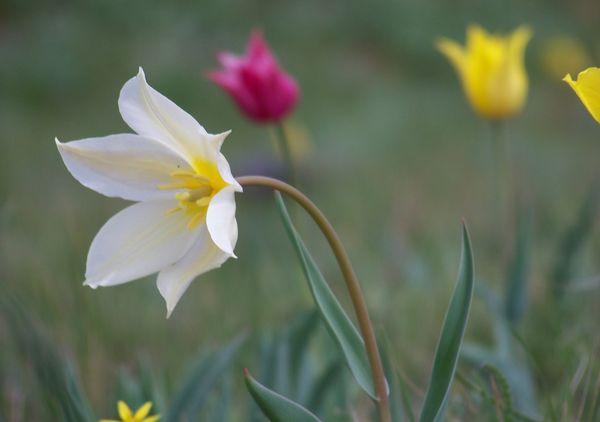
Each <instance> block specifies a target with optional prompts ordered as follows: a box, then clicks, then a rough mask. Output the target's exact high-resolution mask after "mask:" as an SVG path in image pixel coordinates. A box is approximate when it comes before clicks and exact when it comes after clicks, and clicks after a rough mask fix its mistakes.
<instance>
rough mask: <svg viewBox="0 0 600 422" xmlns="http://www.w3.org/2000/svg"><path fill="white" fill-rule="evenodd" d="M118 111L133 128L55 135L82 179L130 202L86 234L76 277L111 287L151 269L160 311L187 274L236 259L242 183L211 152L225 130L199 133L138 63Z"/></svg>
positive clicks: (188, 278)
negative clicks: (68, 138) (88, 241)
mask: <svg viewBox="0 0 600 422" xmlns="http://www.w3.org/2000/svg"><path fill="white" fill-rule="evenodd" d="M119 110H120V112H121V116H122V117H123V120H124V121H125V122H126V123H127V124H128V125H129V127H131V129H133V130H134V131H135V132H136V133H137V134H118V135H109V136H105V137H100V138H87V139H82V140H78V141H72V142H67V143H61V142H59V141H58V139H57V140H56V145H57V147H58V150H59V152H60V154H61V156H62V159H63V161H64V163H65V165H66V166H67V169H68V170H69V171H70V172H71V174H72V175H73V176H74V177H75V178H76V179H77V180H78V181H79V182H80V183H81V184H83V185H84V186H86V187H88V188H90V189H93V190H95V191H96V192H99V193H101V194H103V195H106V196H110V197H120V198H124V199H127V200H131V201H137V203H136V204H133V205H131V206H130V207H128V208H125V209H124V210H122V211H121V212H119V213H117V214H116V215H115V216H113V217H112V218H111V219H110V220H108V222H106V224H105V225H104V226H103V227H102V228H101V229H100V231H99V232H98V234H97V235H96V237H95V238H94V240H93V241H92V245H91V247H90V251H89V254H88V257H87V268H86V274H85V278H86V280H85V283H84V284H85V285H88V286H91V287H92V288H96V287H98V286H114V285H117V284H121V283H126V282H128V281H132V280H135V279H138V278H141V277H144V276H147V275H149V274H153V273H156V272H158V279H157V286H158V289H159V291H160V293H161V295H162V296H163V298H164V299H165V301H166V304H167V317H168V316H169V315H170V314H171V312H172V311H173V308H174V307H175V305H176V304H177V302H178V301H179V299H180V298H181V296H182V295H183V293H184V292H185V291H186V289H187V288H188V286H189V285H190V283H191V282H192V281H193V279H194V278H195V277H196V276H198V275H200V274H202V273H205V272H207V271H209V270H211V269H214V268H217V267H220V266H221V265H222V264H223V263H224V262H225V261H226V260H227V259H228V258H229V257H235V255H234V252H233V249H234V247H235V244H236V241H237V234H238V231H237V222H236V219H235V198H234V193H235V192H241V191H242V187H241V186H240V184H239V183H238V182H237V181H236V180H235V179H234V177H233V176H232V174H231V170H230V168H229V164H228V163H227V160H226V159H225V157H224V156H223V154H222V153H221V152H220V149H221V145H222V143H223V141H224V140H225V138H226V137H227V135H228V134H229V132H225V133H221V134H218V135H211V134H209V133H207V132H206V130H205V129H204V128H203V127H202V126H201V125H200V124H199V123H198V122H197V121H196V120H195V119H194V118H193V117H192V116H190V115H189V114H188V113H186V112H185V111H183V110H182V109H181V108H179V107H178V106H177V105H176V104H175V103H173V102H172V101H171V100H169V99H168V98H166V97H165V96H163V95H162V94H160V93H159V92H157V91H156V90H154V89H153V88H152V87H150V85H148V83H147V82H146V79H145V76H144V72H143V70H142V69H141V68H140V70H139V73H138V75H137V76H135V77H134V78H132V79H130V80H129V81H127V82H126V83H125V85H124V86H123V89H122V90H121V94H120V96H119Z"/></svg>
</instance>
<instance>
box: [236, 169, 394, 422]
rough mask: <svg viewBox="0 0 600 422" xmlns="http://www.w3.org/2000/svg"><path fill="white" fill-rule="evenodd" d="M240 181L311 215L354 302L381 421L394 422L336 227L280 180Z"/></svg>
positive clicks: (361, 302) (357, 288)
mask: <svg viewBox="0 0 600 422" xmlns="http://www.w3.org/2000/svg"><path fill="white" fill-rule="evenodd" d="M237 181H238V182H239V183H240V184H241V185H246V186H263V187H267V188H271V189H274V190H277V191H279V192H282V193H285V194H286V195H288V196H289V197H291V198H292V199H294V200H295V201H296V202H297V203H298V204H300V206H301V207H302V208H304V209H305V210H306V212H308V214H309V215H310V216H311V217H312V219H313V220H314V221H315V223H316V224H317V226H319V228H320V229H321V231H322V232H323V234H324V235H325V237H326V238H327V242H328V243H329V246H330V247H331V249H332V250H333V253H334V255H335V258H336V260H337V262H338V265H339V266H340V269H341V271H342V274H343V275H344V280H345V282H346V288H347V289H348V294H349V295H350V298H351V300H352V306H353V307H354V311H355V313H356V319H357V320H358V326H359V328H360V333H361V335H362V338H363V340H364V342H365V346H366V349H367V355H368V357H369V364H370V366H371V374H372V376H373V383H374V385H375V393H376V395H377V398H378V399H377V400H376V401H375V402H376V404H377V410H378V412H379V420H380V421H381V422H391V420H392V418H391V415H390V407H389V400H388V389H387V384H386V381H385V375H384V373H383V365H382V364H381V357H380V356H379V350H378V348H377V340H376V338H375V333H374V332H373V325H372V324H371V319H370V317H369V312H368V311H367V305H366V303H365V298H364V295H363V293H362V290H361V288H360V284H359V282H358V278H357V277H356V274H355V273H354V269H353V268H352V263H351V262H350V258H349V257H348V253H347V252H346V249H345V248H344V245H343V244H342V241H341V240H340V238H339V237H338V235H337V233H336V232H335V230H334V229H333V226H332V225H331V223H330V222H329V221H328V220H327V218H326V217H325V215H324V214H323V213H322V212H321V210H320V209H319V208H317V206H316V205H315V204H314V203H313V202H312V201H311V200H310V199H308V197H306V195H304V194H303V193H302V192H300V191H299V190H298V189H296V188H295V187H293V186H291V185H289V184H287V183H285V182H282V181H281V180H277V179H273V178H271V177H264V176H242V177H238V178H237Z"/></svg>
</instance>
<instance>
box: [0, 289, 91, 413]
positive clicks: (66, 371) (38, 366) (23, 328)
mask: <svg viewBox="0 0 600 422" xmlns="http://www.w3.org/2000/svg"><path fill="white" fill-rule="evenodd" d="M0 314H2V315H3V316H4V317H5V318H6V322H7V323H6V327H8V329H7V331H8V333H9V334H10V335H12V338H11V340H12V342H13V343H14V344H15V345H16V349H17V350H18V352H19V353H21V354H22V355H23V356H24V357H25V358H26V359H27V363H28V364H29V365H30V366H31V370H32V371H33V374H34V375H35V377H36V381H37V382H38V384H39V387H40V390H41V392H42V397H41V398H40V400H38V401H39V404H40V406H41V407H42V408H45V409H47V410H48V412H49V413H50V414H52V415H53V416H54V419H56V420H61V421H65V422H92V421H94V420H96V418H95V417H94V416H93V413H92V411H91V408H90V406H89V404H88V400H87V397H86V395H85V391H84V390H83V388H82V386H81V383H80V382H79V378H78V376H77V373H76V370H75V366H74V363H73V362H71V361H70V360H69V359H68V358H67V356H68V355H67V354H66V353H65V352H64V350H61V349H60V348H59V347H58V345H57V344H56V342H55V340H54V338H53V337H52V336H51V335H50V332H49V331H47V330H46V328H45V327H44V326H43V325H41V324H39V323H38V322H37V321H35V320H34V319H33V318H32V317H31V316H30V312H28V311H26V309H25V308H24V307H23V305H21V304H20V303H19V302H18V301H16V300H14V299H13V298H9V297H7V296H6V292H5V291H1V292H0Z"/></svg>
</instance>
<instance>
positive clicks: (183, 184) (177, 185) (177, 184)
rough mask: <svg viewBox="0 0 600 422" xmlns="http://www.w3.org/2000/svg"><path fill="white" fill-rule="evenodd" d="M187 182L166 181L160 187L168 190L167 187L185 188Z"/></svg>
mask: <svg viewBox="0 0 600 422" xmlns="http://www.w3.org/2000/svg"><path fill="white" fill-rule="evenodd" d="M185 186H186V184H185V183H181V182H178V183H165V184H163V185H158V188H159V189H161V190H167V189H183V188H185Z"/></svg>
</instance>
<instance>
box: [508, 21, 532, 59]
mask: <svg viewBox="0 0 600 422" xmlns="http://www.w3.org/2000/svg"><path fill="white" fill-rule="evenodd" d="M532 35H533V31H532V30H531V28H529V27H528V26H520V27H518V28H517V29H516V30H515V31H514V32H513V33H512V35H511V36H510V39H509V41H508V45H509V47H508V48H509V55H510V58H511V60H515V61H519V62H521V61H522V60H523V59H522V58H523V54H524V53H525V47H526V46H527V43H529V40H530V39H531V37H532Z"/></svg>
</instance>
